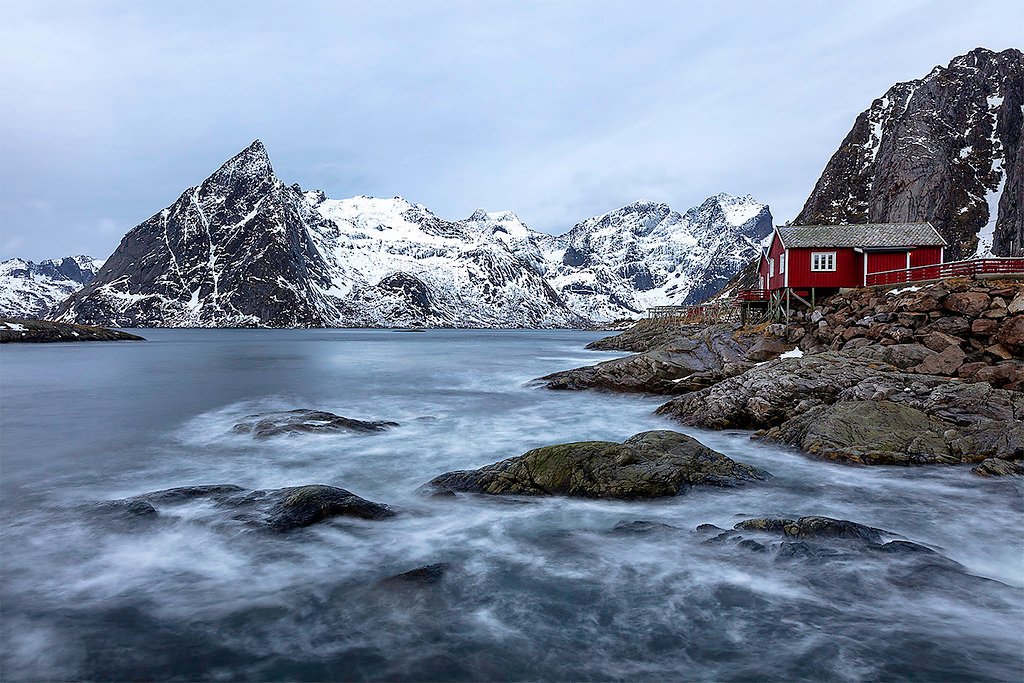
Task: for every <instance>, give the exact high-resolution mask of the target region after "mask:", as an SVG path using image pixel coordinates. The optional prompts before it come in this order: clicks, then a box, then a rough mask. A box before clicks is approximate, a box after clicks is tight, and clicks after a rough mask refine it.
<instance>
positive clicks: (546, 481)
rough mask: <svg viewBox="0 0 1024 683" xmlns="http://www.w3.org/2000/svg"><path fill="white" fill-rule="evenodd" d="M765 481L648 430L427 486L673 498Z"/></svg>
mask: <svg viewBox="0 0 1024 683" xmlns="http://www.w3.org/2000/svg"><path fill="white" fill-rule="evenodd" d="M768 476H769V475H768V473H767V472H765V471H763V470H760V469H758V468H756V467H752V466H750V465H746V464H743V463H739V462H736V461H734V460H732V459H730V458H728V457H726V456H725V455H722V454H721V453H718V452H717V451H713V450H711V449H710V448H708V447H707V446H704V445H703V444H701V443H700V442H699V441H697V440H696V439H693V438H691V437H689V436H686V435H685V434H679V433H678V432H671V431H651V432H642V433H640V434H636V435H635V436H632V437H630V438H629V439H627V440H626V441H625V442H624V443H621V444H619V443H613V442H610V441H585V442H579V443H569V444H559V445H556V446H545V447H543V448H537V449H534V450H532V451H529V452H528V453H525V454H523V455H521V456H518V457H515V458H509V459H508V460H503V461H501V462H498V463H495V464H493V465H488V466H486V467H482V468H480V469H478V470H464V471H458V472H448V473H446V474H442V475H441V476H439V477H437V478H436V479H434V480H433V481H431V482H430V483H429V484H428V486H429V487H430V488H431V489H433V490H449V491H464V492H469V493H485V494H493V495H531V496H556V495H561V496H575V497H581V498H614V499H635V498H657V497H661V496H675V495H679V494H681V493H684V492H685V491H686V490H687V489H689V488H690V487H692V486H735V485H739V484H743V483H746V482H749V481H754V480H760V479H765V478H767V477H768Z"/></svg>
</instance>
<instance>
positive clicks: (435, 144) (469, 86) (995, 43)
mask: <svg viewBox="0 0 1024 683" xmlns="http://www.w3.org/2000/svg"><path fill="white" fill-rule="evenodd" d="M2 8H3V12H4V16H5V21H4V22H3V24H2V25H0V231H2V233H3V234H2V235H0V258H7V257H9V256H13V255H19V256H23V257H26V258H33V259H40V258H46V257H52V256H59V255H64V254H68V253H73V252H86V253H91V254H94V255H97V256H106V255H107V254H109V253H110V252H111V251H112V250H113V248H114V247H115V246H116V244H117V241H118V239H119V237H120V235H121V234H123V232H125V231H127V230H128V229H129V228H131V227H132V226H133V225H135V224H137V223H138V222H140V221H142V220H144V219H145V218H147V217H148V216H149V215H151V214H152V213H154V212H155V211H157V210H159V209H160V208H162V207H163V206H165V205H167V204H169V203H170V202H171V201H173V200H174V199H175V198H176V197H177V196H178V194H179V193H180V192H181V191H183V190H184V189H185V188H187V187H188V186H190V185H192V184H194V183H196V182H199V181H200V180H202V179H203V178H204V177H205V176H206V175H207V174H209V173H210V172H211V171H212V170H213V169H214V168H216V167H217V166H218V165H219V164H220V163H221V162H222V161H224V160H225V159H227V158H228V157H229V156H231V155H232V154H234V153H235V152H236V151H238V150H239V149H241V148H242V147H243V146H244V145H246V144H247V143H248V142H249V141H250V140H252V139H253V138H257V137H259V138H261V139H262V140H263V141H264V142H265V143H266V145H267V147H268V149H269V151H270V154H271V158H272V160H273V162H274V165H275V169H276V170H277V172H278V175H280V176H281V177H282V178H283V179H284V180H286V181H288V182H299V183H301V184H302V185H303V186H306V187H320V188H322V189H324V190H325V191H326V192H327V193H328V194H329V195H331V196H335V197H343V196H350V195H354V194H370V195H380V196H392V195H395V194H401V195H403V196H406V197H407V198H409V199H411V200H413V201H416V202H420V203H423V204H426V205H427V206H429V207H430V208H431V209H433V210H434V211H436V212H438V213H439V214H441V215H442V216H445V217H449V218H457V217H462V216H466V215H468V214H469V213H470V212H471V211H472V210H473V209H475V208H478V207H480V206H483V207H485V208H488V209H506V208H510V209H513V210H515V211H516V212H517V213H519V215H520V216H521V217H522V218H523V219H524V220H526V221H527V222H528V223H529V224H530V225H532V226H533V227H536V228H538V229H542V230H547V231H550V232H561V231H564V230H566V229H568V228H569V227H571V225H572V224H573V223H574V222H575V221H578V220H581V219H582V218H585V217H587V216H589V215H592V214H596V213H601V212H603V211H607V210H610V209H612V208H614V207H615V206H618V205H621V204H624V203H627V202H629V201H633V200H635V199H637V198H639V197H641V196H643V197H647V198H649V199H655V200H659V201H666V202H669V203H670V204H672V205H673V206H674V207H676V208H678V209H680V210H682V209H685V208H687V207H689V206H691V205H693V204H696V203H698V202H700V201H701V200H702V199H703V198H704V197H706V196H708V195H710V194H713V193H715V192H719V191H727V192H732V193H736V194H746V193H750V194H753V195H754V196H755V197H757V198H759V199H761V200H762V201H766V202H768V203H770V204H771V205H772V208H773V213H774V214H775V216H776V218H777V220H779V221H783V220H786V219H789V218H792V216H793V215H795V214H796V212H797V211H798V210H799V208H800V205H801V203H802V201H803V199H804V198H806V196H807V194H808V193H809V191H810V189H811V187H812V185H813V183H814V181H815V179H816V178H817V175H818V174H819V173H820V171H821V169H822V167H823V166H824V164H825V162H826V161H827V159H828V156H829V155H830V154H831V153H832V152H833V151H834V150H835V148H836V147H837V145H838V143H839V142H840V141H841V139H842V137H843V136H844V135H845V134H846V132H847V130H848V129H849V127H850V125H851V123H852V121H853V118H854V117H855V116H856V114H857V113H858V112H860V111H861V110H862V109H864V108H866V107H867V105H868V104H869V103H870V102H871V100H872V99H873V98H875V97H877V96H879V95H881V94H882V93H883V92H884V91H885V90H886V88H888V86H889V85H891V84H892V83H893V82H895V81H898V80H907V79H910V78H916V77H919V76H922V75H924V74H925V73H927V72H928V71H929V70H930V69H931V68H932V67H933V66H934V65H936V64H939V63H942V64H944V63H946V62H948V60H949V59H950V58H952V57H953V56H955V55H957V54H961V53H963V52H966V51H968V50H970V49H972V48H974V47H977V46H978V45H984V46H986V47H990V48H993V49H1002V48H1005V47H1010V46H1014V45H1013V43H1014V41H1015V40H1019V28H1018V27H1019V26H1020V25H1021V24H1022V23H1024V9H1022V4H1021V3H1019V2H1017V1H1016V0H1013V1H1009V2H974V3H961V2H959V1H956V2H952V1H939V2H931V1H928V2H926V1H924V0H908V1H904V2H899V3H893V2H889V1H888V0H887V1H885V2H879V1H870V2H859V3H826V2H799V1H790V2H729V3H724V2H703V3H697V2H628V3H627V2H533V3H530V2H527V3H522V2H516V3H513V2H444V1H437V2H412V3H399V2H392V3H370V2H365V3H356V2H352V3H333V2H309V1H306V2H294V3H285V2H252V1H250V2H244V3H242V2H226V1H220V2H209V1H203V2H198V1H187V0H179V1H177V2H164V3H155V2H154V3H139V2H90V3H81V2H69V3H66V4H65V3H58V2H46V3H39V2H24V3H23V2H7V3H5V4H4V5H3V7H2ZM43 206H46V207H49V209H50V210H40V207H43Z"/></svg>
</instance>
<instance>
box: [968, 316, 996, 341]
mask: <svg viewBox="0 0 1024 683" xmlns="http://www.w3.org/2000/svg"><path fill="white" fill-rule="evenodd" d="M998 329H999V321H998V320H996V319H994V318H975V319H974V322H972V323H971V334H972V335H974V336H975V337H989V336H991V335H993V334H994V333H995V332H996V330H998Z"/></svg>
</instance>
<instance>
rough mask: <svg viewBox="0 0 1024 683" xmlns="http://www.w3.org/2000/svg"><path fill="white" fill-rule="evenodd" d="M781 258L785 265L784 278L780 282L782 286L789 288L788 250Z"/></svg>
mask: <svg viewBox="0 0 1024 683" xmlns="http://www.w3.org/2000/svg"><path fill="white" fill-rule="evenodd" d="M782 257H783V258H784V259H785V261H784V263H785V264H786V277H785V278H784V279H783V281H782V286H783V287H789V271H790V268H789V249H786V250H785V251H784V252H782Z"/></svg>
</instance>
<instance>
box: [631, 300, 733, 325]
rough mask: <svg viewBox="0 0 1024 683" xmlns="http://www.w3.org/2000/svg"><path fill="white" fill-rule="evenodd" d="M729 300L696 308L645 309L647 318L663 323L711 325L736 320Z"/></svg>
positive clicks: (667, 307)
mask: <svg viewBox="0 0 1024 683" xmlns="http://www.w3.org/2000/svg"><path fill="white" fill-rule="evenodd" d="M737 315H738V314H737V312H736V308H735V306H733V303H732V301H731V300H725V301H718V302H715V303H710V304H700V305H696V306H654V307H653V308H648V309H647V317H648V319H650V320H657V321H661V322H665V323H681V324H687V325H689V324H694V325H711V324H714V323H720V322H728V321H731V320H734V319H736V318H737Z"/></svg>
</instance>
